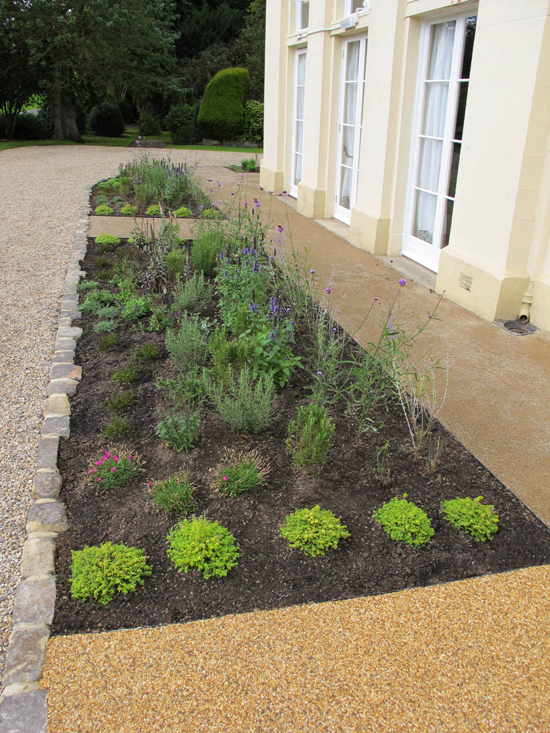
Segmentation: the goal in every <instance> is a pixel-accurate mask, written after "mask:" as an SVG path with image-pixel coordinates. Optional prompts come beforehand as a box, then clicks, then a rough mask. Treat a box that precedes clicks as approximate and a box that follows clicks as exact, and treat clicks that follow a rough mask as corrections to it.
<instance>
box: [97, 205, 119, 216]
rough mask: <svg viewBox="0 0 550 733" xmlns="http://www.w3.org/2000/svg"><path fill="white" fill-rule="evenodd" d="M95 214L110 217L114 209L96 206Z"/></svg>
mask: <svg viewBox="0 0 550 733" xmlns="http://www.w3.org/2000/svg"><path fill="white" fill-rule="evenodd" d="M95 213H96V214H97V216H110V215H111V214H114V213H115V212H114V209H111V207H110V206H107V205H106V204H101V205H100V206H96V208H95Z"/></svg>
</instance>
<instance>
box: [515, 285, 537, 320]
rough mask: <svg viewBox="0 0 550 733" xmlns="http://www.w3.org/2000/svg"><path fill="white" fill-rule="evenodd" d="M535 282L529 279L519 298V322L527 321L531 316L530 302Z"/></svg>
mask: <svg viewBox="0 0 550 733" xmlns="http://www.w3.org/2000/svg"><path fill="white" fill-rule="evenodd" d="M534 287H535V283H534V282H533V281H532V280H531V282H530V283H529V285H528V286H527V290H526V291H525V293H524V294H523V298H522V299H521V308H520V309H519V315H518V321H519V322H520V323H529V320H530V317H531V303H532V302H533V288H534Z"/></svg>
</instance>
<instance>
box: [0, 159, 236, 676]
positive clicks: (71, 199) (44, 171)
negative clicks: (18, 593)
mask: <svg viewBox="0 0 550 733" xmlns="http://www.w3.org/2000/svg"><path fill="white" fill-rule="evenodd" d="M153 152H154V154H155V155H156V156H157V157H159V155H163V156H164V157H167V156H168V155H171V157H172V158H173V159H177V160H179V161H183V160H187V161H188V162H189V163H190V164H198V165H207V164H208V165H216V166H217V165H228V164H231V163H239V162H240V161H241V159H242V158H243V154H242V153H227V152H225V153H224V152H219V153H217V152H204V153H203V152H194V151H172V153H170V151H169V150H166V149H165V150H163V151H162V153H159V151H151V153H153ZM140 153H141V151H135V150H128V149H127V148H100V147H91V148H85V147H80V146H75V147H72V146H60V147H27V148H15V149H13V150H5V151H2V152H0V526H1V534H0V669H1V668H2V666H3V650H4V648H5V645H6V642H7V637H8V633H9V624H10V616H11V609H12V603H13V593H14V590H15V586H16V584H17V582H18V576H19V569H18V568H19V562H20V557H21V551H22V545H23V541H24V539H25V522H26V517H27V513H28V510H29V507H30V505H31V495H30V488H31V481H32V477H33V475H34V472H35V453H36V446H37V441H38V435H39V430H40V420H41V414H42V402H43V400H44V397H45V387H46V384H47V380H48V374H49V370H50V362H51V355H52V349H53V343H54V336H55V331H56V326H57V312H58V310H57V309H58V305H59V302H60V300H61V294H62V292H63V287H64V280H65V275H66V271H67V266H68V261H69V257H70V253H71V248H72V246H73V237H74V230H75V227H76V224H77V220H78V216H79V209H80V206H81V198H82V193H83V187H84V185H85V184H87V183H92V182H95V181H97V180H99V179H101V178H105V177H106V176H109V175H114V174H116V173H117V172H118V166H119V163H121V162H126V161H128V160H130V159H131V158H132V157H133V156H134V155H137V154H140ZM141 154H143V153H141Z"/></svg>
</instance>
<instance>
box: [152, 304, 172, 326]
mask: <svg viewBox="0 0 550 733" xmlns="http://www.w3.org/2000/svg"><path fill="white" fill-rule="evenodd" d="M171 325H172V315H171V313H170V309H169V308H168V306H167V305H159V306H157V307H156V308H153V314H152V316H151V318H150V320H149V331H166V329H167V328H168V327H169V326H171Z"/></svg>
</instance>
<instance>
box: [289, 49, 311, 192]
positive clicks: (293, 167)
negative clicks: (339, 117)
mask: <svg viewBox="0 0 550 733" xmlns="http://www.w3.org/2000/svg"><path fill="white" fill-rule="evenodd" d="M302 55H303V56H305V57H306V79H305V84H304V90H305V91H304V111H305V99H306V98H305V95H306V93H307V47H304V48H297V49H296V52H295V54H294V85H293V100H292V133H291V134H292V144H291V146H290V147H291V155H292V157H291V160H290V186H289V189H288V191H289V193H290V195H291V196H293V197H294V198H298V184H297V183H295V182H294V181H295V178H296V153H297V151H296V149H295V148H296V113H297V107H298V61H299V58H300V56H302ZM304 128H305V122H304ZM304 132H305V130H304ZM304 140H305V134H304V137H303V139H302V146H303V143H304ZM301 156H302V175H303V172H304V151H303V148H302V151H301ZM300 180H301V179H300Z"/></svg>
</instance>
